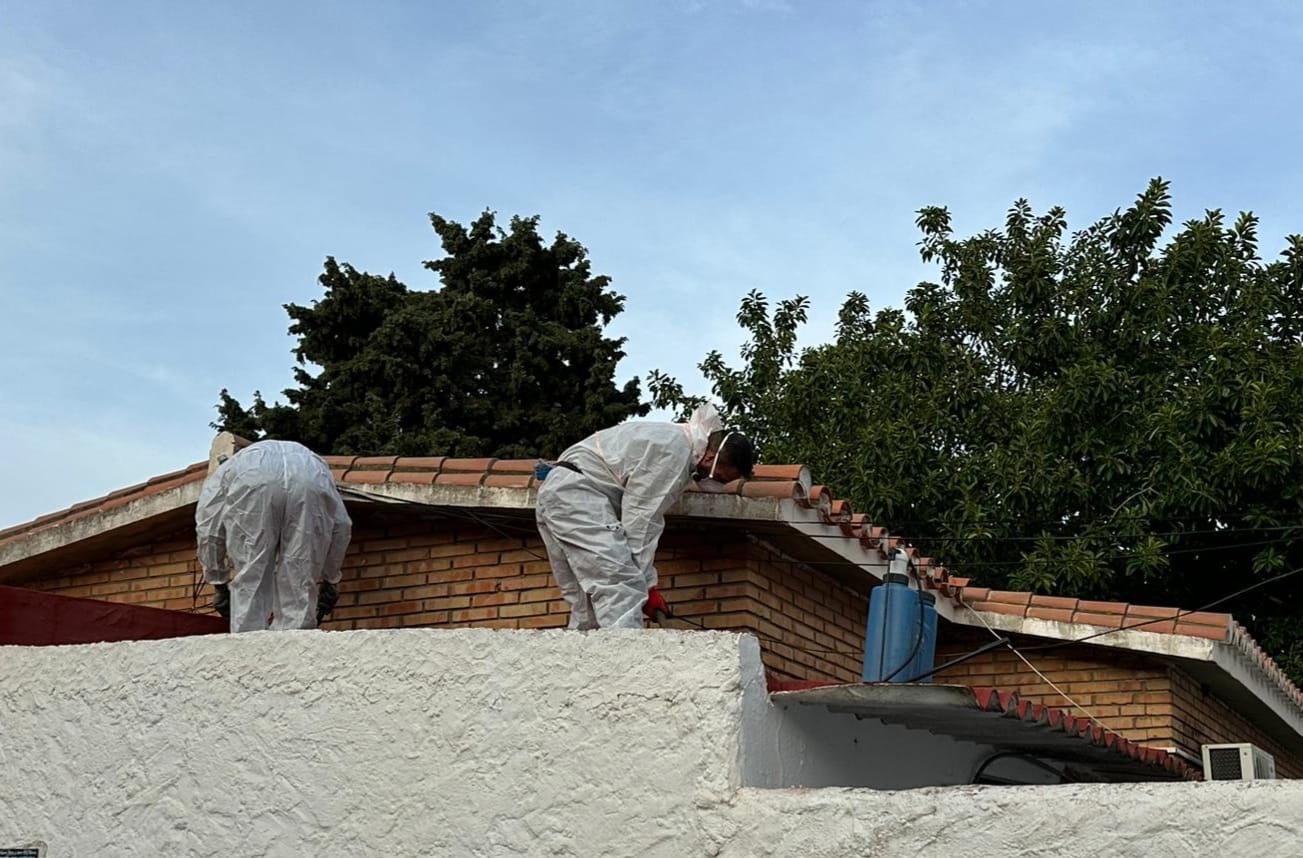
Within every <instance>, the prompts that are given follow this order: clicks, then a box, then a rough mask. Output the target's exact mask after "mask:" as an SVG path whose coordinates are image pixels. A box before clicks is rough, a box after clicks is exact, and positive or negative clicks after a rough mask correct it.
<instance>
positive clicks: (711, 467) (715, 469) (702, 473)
mask: <svg viewBox="0 0 1303 858" xmlns="http://www.w3.org/2000/svg"><path fill="white" fill-rule="evenodd" d="M718 456H719V451H717V450H707V451H706V455H704V456H702V457H701V461H700V462H698V463H697V479H699V480H706V479H715V480H718V481H719V482H721V483H731V482H733V481H734V480H738V479H741V478H742V472H741V471H739V470H738V469H737V468H735V467H733V466H732V465H730V464H728V463H726V462H724V461H723V460H721V459H719V458H718Z"/></svg>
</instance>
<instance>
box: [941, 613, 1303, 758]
mask: <svg viewBox="0 0 1303 858" xmlns="http://www.w3.org/2000/svg"><path fill="white" fill-rule="evenodd" d="M939 634H940V635H941V636H942V639H941V640H940V641H938V644H937V659H936V660H937V663H938V664H940V663H942V662H944V661H946V660H947V659H950V658H954V657H956V656H959V655H963V654H964V653H967V652H971V651H973V650H974V649H976V648H978V647H979V646H981V645H982V644H984V643H986V642H987V641H989V640H991V636H990V634H989V633H987V632H985V631H983V630H978V629H970V628H962V627H958V626H946V625H944V624H943V626H942V628H941V630H940V632H939ZM1012 639H1013V642H1014V645H1015V646H1018V647H1019V648H1030V647H1035V646H1038V645H1043V644H1044V643H1045V641H1043V640H1040V639H1034V638H1023V637H1019V636H1017V635H1015V636H1013V638H1012ZM1026 655H1027V658H1028V660H1029V661H1031V662H1032V664H1034V665H1035V666H1036V668H1037V669H1038V670H1040V671H1041V672H1042V673H1044V674H1045V675H1046V676H1047V677H1049V678H1050V679H1051V680H1053V682H1054V684H1055V685H1057V686H1058V687H1059V688H1061V689H1062V690H1063V692H1064V693H1065V694H1067V695H1068V697H1071V698H1072V699H1073V700H1074V701H1076V702H1077V703H1078V704H1080V705H1081V707H1082V708H1083V709H1084V710H1085V711H1086V712H1089V713H1090V714H1091V715H1093V716H1094V717H1096V718H1098V719H1099V721H1100V722H1101V723H1103V724H1104V725H1105V726H1107V727H1108V728H1110V729H1112V730H1116V731H1117V732H1118V733H1120V734H1122V735H1123V736H1126V737H1127V738H1128V739H1134V740H1135V741H1138V742H1142V743H1144V744H1146V745H1151V746H1154V747H1171V746H1175V747H1177V748H1180V749H1181V750H1183V751H1185V752H1186V753H1188V754H1190V755H1192V756H1193V757H1194V758H1196V759H1197V758H1198V757H1199V753H1200V750H1199V749H1200V746H1201V745H1203V744H1206V743H1215V742H1253V743H1254V744H1256V745H1258V746H1259V747H1261V748H1263V749H1264V750H1266V751H1268V752H1269V753H1271V754H1272V755H1273V756H1275V758H1276V769H1277V773H1278V775H1279V776H1281V777H1300V776H1303V757H1300V756H1299V755H1297V754H1293V753H1290V752H1289V751H1287V750H1286V749H1285V748H1284V747H1283V746H1281V745H1280V743H1278V742H1276V741H1275V740H1273V739H1271V738H1269V737H1268V736H1267V735H1266V734H1265V733H1263V732H1262V731H1261V730H1259V729H1258V728H1256V727H1254V726H1253V725H1252V724H1250V723H1249V722H1248V721H1247V720H1246V719H1244V718H1243V717H1241V716H1240V715H1238V714H1236V713H1235V711H1234V710H1232V709H1231V708H1230V707H1229V706H1228V705H1226V704H1225V703H1223V702H1222V701H1221V700H1219V699H1218V698H1217V697H1216V696H1215V695H1212V694H1210V693H1204V692H1203V691H1202V690H1201V688H1200V685H1199V683H1198V682H1197V681H1195V680H1194V679H1192V678H1191V677H1190V676H1189V674H1187V673H1185V672H1184V671H1182V670H1181V669H1180V668H1178V667H1174V666H1170V665H1167V664H1165V663H1164V662H1162V661H1160V660H1158V659H1155V658H1151V657H1149V656H1146V655H1144V654H1142V653H1132V652H1124V651H1119V650H1099V649H1092V648H1090V647H1086V646H1077V647H1063V648H1061V649H1055V650H1051V651H1048V652H1045V653H1043V654H1037V653H1035V652H1029V653H1027V654H1026ZM936 681H937V682H954V683H960V684H964V685H990V686H994V687H996V688H1000V689H1007V690H1013V691H1017V692H1018V694H1019V696H1021V697H1026V698H1030V699H1031V700H1034V701H1035V702H1037V703H1041V704H1044V705H1047V706H1059V707H1063V708H1065V709H1069V710H1073V706H1072V704H1071V703H1069V702H1068V700H1067V699H1066V698H1065V697H1063V696H1061V695H1060V694H1059V693H1058V692H1057V691H1055V690H1054V689H1053V688H1051V687H1050V686H1049V685H1048V684H1046V683H1045V681H1044V680H1042V679H1041V678H1040V677H1039V676H1037V675H1036V674H1035V673H1034V672H1033V671H1032V670H1031V669H1030V668H1029V667H1027V665H1026V664H1024V663H1023V662H1022V661H1021V660H1020V659H1019V658H1018V657H1017V656H1015V655H1014V654H1013V653H1011V652H1009V651H1008V650H993V651H991V652H987V653H983V654H982V655H980V656H978V657H976V658H974V659H971V660H969V661H967V662H964V663H963V664H961V665H958V666H956V667H954V668H951V669H950V670H946V671H944V672H942V673H938V674H937V675H936ZM1073 714H1075V715H1082V714H1084V713H1083V712H1082V711H1081V710H1074V711H1073Z"/></svg>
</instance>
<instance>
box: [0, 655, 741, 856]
mask: <svg viewBox="0 0 1303 858" xmlns="http://www.w3.org/2000/svg"><path fill="white" fill-rule="evenodd" d="M622 637H623V638H631V639H632V638H636V639H637V640H636V641H633V640H629V641H625V642H621V641H619V640H617V639H618V638H622ZM740 640H741V639H740V638H738V637H737V636H734V635H728V634H722V633H718V634H714V633H712V634H645V633H639V632H630V633H627V634H626V633H606V634H602V635H583V634H567V633H561V632H533V633H530V632H519V633H506V632H493V631H488V630H464V631H433V630H426V631H421V630H413V631H400V632H399V631H395V632H346V633H328V634H327V633H321V632H289V633H286V632H264V633H258V634H249V635H235V636H220V637H204V638H185V639H175V640H167V641H152V642H139V643H125V644H121V643H120V644H100V645H92V646H81V647H44V648H28V647H8V648H3V649H0V725H3V726H2V730H0V761H2V762H0V765H2V766H3V775H2V776H0V808H3V812H2V813H0V847H3V846H4V845H5V843H6V842H7V841H14V840H18V841H21V840H23V839H24V838H27V839H40V840H44V841H46V842H47V843H49V845H50V851H49V855H50V856H51V858H54V856H59V858H62V856H66V855H84V856H108V855H132V854H137V853H138V854H142V855H143V854H150V855H155V854H157V855H196V856H198V855H214V856H217V855H220V856H229V855H232V854H240V855H264V854H266V855H285V856H301V855H327V854H329V855H380V854H387V855H416V854H441V853H442V854H468V855H469V854H482V855H490V854H507V853H512V852H531V851H536V852H539V853H542V854H558V855H561V854H588V855H596V854H631V855H632V854H639V853H644V852H646V853H654V852H655V851H656V850H657V849H658V848H660V849H661V850H662V852H663V853H664V854H668V853H672V852H673V851H675V850H674V849H673V848H669V847H667V844H682V843H688V842H694V841H695V840H696V837H697V835H696V833H695V832H696V828H697V821H696V813H695V808H696V806H697V804H698V803H699V802H701V801H709V800H710V799H711V797H718V796H721V795H727V794H729V793H730V792H731V791H732V790H733V788H734V787H736V786H737V785H738V767H737V758H738V741H739V733H738V730H737V729H736V728H735V726H734V725H736V723H737V722H738V719H739V717H740V713H739V707H740V701H741V695H740V685H739V679H740V676H741V665H740V662H739V651H740V650H739V641H740ZM622 644H624V645H622Z"/></svg>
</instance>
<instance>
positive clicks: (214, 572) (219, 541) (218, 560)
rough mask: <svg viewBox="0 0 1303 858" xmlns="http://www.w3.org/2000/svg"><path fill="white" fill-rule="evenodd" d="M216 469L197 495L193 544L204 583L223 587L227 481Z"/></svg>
mask: <svg viewBox="0 0 1303 858" xmlns="http://www.w3.org/2000/svg"><path fill="white" fill-rule="evenodd" d="M224 476H225V475H224V474H223V473H222V472H221V469H220V468H219V469H218V470H217V471H215V472H214V473H212V474H210V475H209V476H208V478H207V479H206V480H205V481H204V486H203V488H202V489H200V491H199V503H198V504H197V505H196V506H195V541H196V543H197V544H198V547H199V566H200V568H202V569H203V572H204V581H206V582H208V583H209V584H225V583H227V581H228V580H229V579H230V572H229V571H228V570H227V568H226V524H225V522H224V521H223V517H224V516H223V513H224V512H225V510H226V481H225V479H224Z"/></svg>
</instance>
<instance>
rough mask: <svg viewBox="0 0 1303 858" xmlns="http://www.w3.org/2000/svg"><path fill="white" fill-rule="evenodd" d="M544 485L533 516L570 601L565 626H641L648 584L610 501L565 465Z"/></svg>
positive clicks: (561, 585)
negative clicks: (567, 623) (535, 517)
mask: <svg viewBox="0 0 1303 858" xmlns="http://www.w3.org/2000/svg"><path fill="white" fill-rule="evenodd" d="M544 485H545V487H546V488H545V490H543V491H540V492H539V498H538V506H537V510H536V516H537V519H538V525H539V533H540V534H542V535H543V542H544V545H545V546H546V548H547V553H548V558H549V559H550V560H551V561H552V574H553V576H554V577H555V578H556V581H557V586H558V587H560V588H561V595H562V596H564V597H565V600H566V602H568V603H569V604H570V625H569V627H570V628H572V629H583V628H598V627H600V628H603V629H641V628H642V627H643V616H642V606H643V603H644V602H646V601H647V588H648V586H650V585H649V584H648V583H647V580H646V577H645V576H644V574H643V572H642V570H641V569H639V568H638V566H637V565H636V564H635V563H634V561H633V555H632V552H631V551H630V549H629V545H628V543H627V542H626V540H625V533H624V525H622V524H621V523H620V518H619V516H618V515H617V514H616V511H615V510H614V509H612V508H611V501H610V500H609V499H608V498H606V497H605V496H604V495H603V494H601V492H598V491H596V490H594V489H593V488H591V486H590V484H589V483H587V481H586V480H585V478H584V477H583V476H582V475H580V474H576V473H574V472H573V471H569V470H566V469H564V468H556V469H554V470H553V471H552V472H551V473H550V474H548V476H547V481H546V482H545V484H544ZM590 600H591V602H590Z"/></svg>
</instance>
